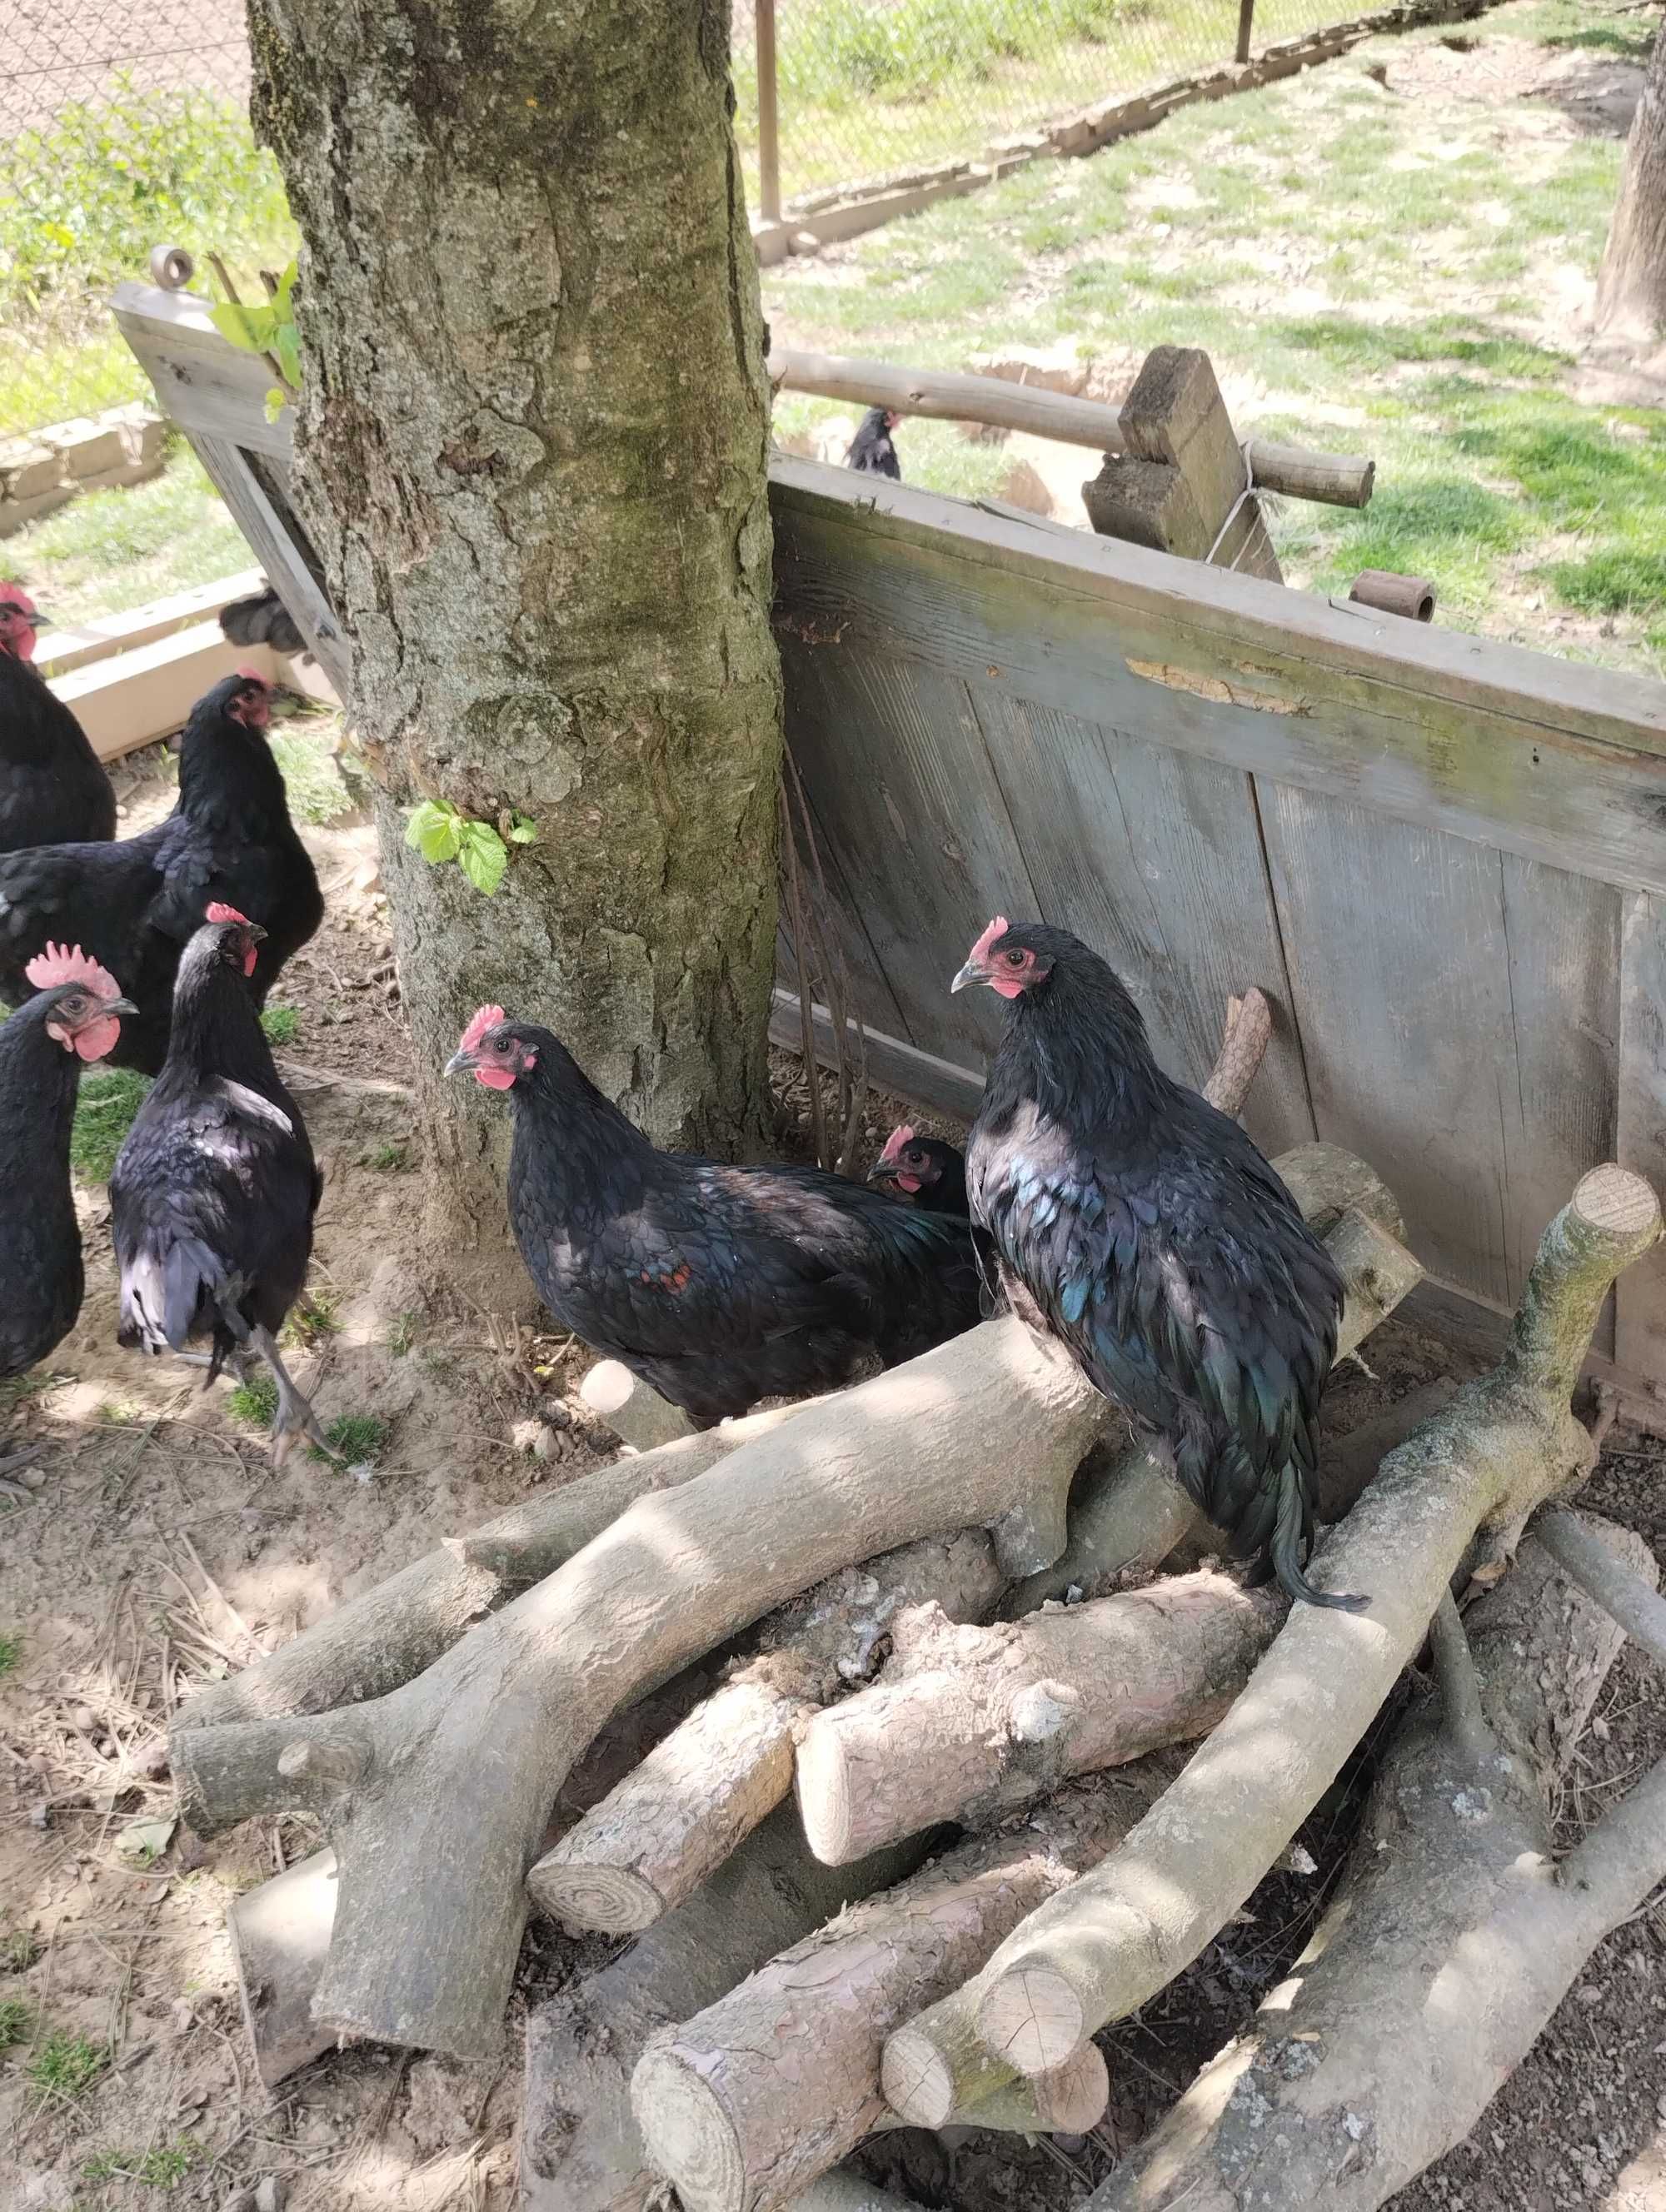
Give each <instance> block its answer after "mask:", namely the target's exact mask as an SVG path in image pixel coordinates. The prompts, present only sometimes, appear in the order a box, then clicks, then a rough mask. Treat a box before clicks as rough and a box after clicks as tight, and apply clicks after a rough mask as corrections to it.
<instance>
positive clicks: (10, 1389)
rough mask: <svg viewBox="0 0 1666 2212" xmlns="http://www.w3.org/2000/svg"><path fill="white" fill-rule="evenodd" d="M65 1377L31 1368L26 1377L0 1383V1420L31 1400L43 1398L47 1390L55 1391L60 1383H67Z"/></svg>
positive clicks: (42, 1369) (41, 1369) (18, 1376)
mask: <svg viewBox="0 0 1666 2212" xmlns="http://www.w3.org/2000/svg"><path fill="white" fill-rule="evenodd" d="M69 1380H70V1377H69V1376H67V1375H57V1374H54V1373H53V1372H52V1370H51V1369H50V1368H46V1367H35V1368H31V1370H29V1372H28V1373H27V1375H14V1376H10V1377H9V1379H8V1380H7V1381H5V1382H3V1383H0V1419H3V1418H6V1417H9V1415H11V1414H13V1413H15V1412H16V1411H17V1408H18V1407H20V1406H21V1405H24V1404H26V1403H27V1401H28V1400H29V1399H31V1398H40V1397H44V1396H45V1395H46V1392H47V1391H48V1390H56V1389H57V1388H58V1384H59V1383H67V1382H69Z"/></svg>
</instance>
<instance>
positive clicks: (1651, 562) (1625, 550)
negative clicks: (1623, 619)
mask: <svg viewBox="0 0 1666 2212" xmlns="http://www.w3.org/2000/svg"><path fill="white" fill-rule="evenodd" d="M1540 573H1541V574H1544V575H1546V576H1547V577H1548V578H1549V579H1550V580H1551V582H1552V583H1553V584H1554V586H1556V589H1557V590H1558V591H1559V592H1560V593H1561V595H1562V597H1563V598H1564V599H1566V601H1567V603H1568V605H1570V606H1572V607H1578V608H1580V609H1582V610H1583V611H1584V612H1585V613H1587V614H1594V615H1596V614H1602V615H1620V614H1627V615H1634V614H1649V615H1652V614H1658V613H1660V612H1661V611H1663V609H1666V556H1662V555H1660V554H1658V553H1645V552H1640V551H1639V550H1636V549H1635V548H1633V547H1622V548H1616V549H1611V550H1607V551H1604V552H1601V553H1593V554H1591V555H1590V556H1587V557H1586V558H1585V559H1584V560H1582V561H1553V562H1549V563H1548V564H1547V567H1546V568H1544V569H1542V570H1541V572H1540Z"/></svg>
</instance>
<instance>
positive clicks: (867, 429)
mask: <svg viewBox="0 0 1666 2212" xmlns="http://www.w3.org/2000/svg"><path fill="white" fill-rule="evenodd" d="M902 419H903V418H902V416H900V415H899V414H898V413H897V410H896V409H895V408H894V407H870V408H869V409H868V410H867V412H866V415H864V416H863V417H862V419H861V421H860V422H859V423H858V424H857V425H856V435H855V436H854V438H853V439H852V440H851V441H850V446H849V449H848V452H847V453H846V454H845V457H844V465H845V466H846V468H848V469H862V470H865V471H866V473H867V474H868V475H869V476H873V477H895V479H896V480H897V483H901V482H902V479H903V464H902V463H901V462H900V461H899V460H898V459H897V448H896V447H895V446H894V445H893V444H892V443H891V432H892V431H893V430H894V429H895V428H897V424H898V423H899V422H901V421H902Z"/></svg>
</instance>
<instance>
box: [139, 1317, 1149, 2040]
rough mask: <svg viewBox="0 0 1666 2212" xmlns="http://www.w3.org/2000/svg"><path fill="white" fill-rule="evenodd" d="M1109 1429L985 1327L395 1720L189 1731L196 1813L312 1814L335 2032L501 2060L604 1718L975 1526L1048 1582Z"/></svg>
mask: <svg viewBox="0 0 1666 2212" xmlns="http://www.w3.org/2000/svg"><path fill="white" fill-rule="evenodd" d="M950 1407H952V1408H953V1413H954V1417H953V1419H945V1408H950ZM1105 1419H1107V1408H1106V1406H1105V1402H1104V1400H1103V1399H1102V1398H1100V1397H1099V1396H1098V1395H1097V1393H1096V1392H1095V1391H1094V1390H1093V1389H1091V1387H1090V1386H1089V1384H1088V1383H1086V1382H1085V1380H1084V1378H1083V1377H1082V1376H1081V1374H1080V1373H1079V1370H1077V1368H1076V1367H1075V1365H1074V1364H1073V1362H1072V1361H1071V1360H1070V1359H1069V1358H1068V1357H1067V1355H1066V1354H1065V1353H1064V1352H1063V1351H1062V1350H1061V1349H1060V1348H1059V1347H1058V1346H1054V1345H1051V1344H1043V1343H1041V1342H1038V1341H1037V1340H1036V1339H1035V1338H1033V1337H1032V1336H1031V1334H1029V1332H1028V1331H1027V1330H1026V1329H1025V1328H1024V1327H1023V1326H1022V1324H1021V1323H1020V1322H1017V1321H1016V1320H1014V1319H1013V1318H1012V1316H1006V1317H1005V1318H1003V1319H1000V1320H997V1321H993V1322H984V1323H983V1324H982V1326H981V1327H979V1328H976V1329H973V1330H971V1331H970V1332H969V1333H968V1334H966V1335H964V1336H963V1337H960V1338H958V1339H957V1340H954V1341H953V1342H952V1343H949V1344H945V1345H940V1346H938V1347H937V1348H936V1349H935V1350H933V1351H932V1352H927V1353H926V1354H924V1355H923V1356H922V1357H921V1358H918V1359H915V1360H911V1361H909V1362H908V1363H907V1364H904V1365H903V1366H900V1367H897V1368H893V1369H892V1370H891V1371H890V1372H889V1373H888V1374H885V1375H881V1376H876V1377H875V1378H874V1379H873V1381H872V1382H868V1383H861V1384H860V1385H858V1386H857V1387H856V1388H855V1389H852V1390H849V1391H846V1392H843V1393H842V1394H841V1395H839V1396H837V1397H836V1398H834V1399H832V1400H830V1401H824V1402H823V1403H822V1404H819V1405H815V1406H811V1407H806V1408H804V1409H803V1410H802V1411H800V1412H798V1413H794V1414H793V1416H792V1417H791V1419H788V1420H787V1422H786V1423H785V1425H783V1426H782V1427H781V1430H780V1431H778V1432H775V1433H772V1434H770V1435H768V1436H765V1437H762V1438H760V1439H759V1440H758V1441H757V1442H756V1443H748V1444H745V1445H742V1446H741V1447H740V1449H738V1450H735V1451H733V1452H730V1453H729V1454H728V1455H727V1457H726V1458H725V1459H724V1461H723V1462H722V1463H721V1466H720V1467H718V1468H714V1469H713V1470H712V1471H711V1472H710V1473H709V1474H705V1475H700V1476H696V1478H695V1480H693V1481H692V1482H690V1483H686V1484H684V1485H683V1486H681V1487H680V1488H678V1489H675V1490H668V1491H664V1492H660V1493H658V1494H656V1495H654V1496H652V1497H649V1498H639V1499H638V1500H637V1502H636V1504H634V1505H633V1506H631V1507H630V1508H629V1510H628V1511H627V1512H626V1513H624V1514H623V1516H621V1517H620V1519H618V1520H617V1521H616V1522H613V1523H612V1524H611V1527H609V1528H605V1530H604V1531H603V1532H602V1534H599V1536H597V1537H596V1538H595V1539H594V1540H593V1541H592V1542H591V1543H589V1544H588V1545H587V1547H585V1549H584V1550H583V1551H582V1552H581V1553H579V1554H578V1555H577V1556H576V1557H575V1558H574V1559H569V1561H568V1563H567V1564H566V1565H565V1566H563V1567H562V1568H561V1569H560V1571H558V1572H557V1573H556V1574H554V1575H552V1576H550V1577H549V1579H548V1580H547V1581H545V1582H544V1583H540V1584H538V1586H537V1587H536V1588H535V1589H532V1590H530V1591H528V1592H526V1595H523V1596H521V1597H519V1598H517V1599H516V1600H514V1602H513V1603H512V1604H510V1605H508V1606H507V1607H505V1608H504V1609H503V1610H502V1612H501V1613H495V1614H493V1615H492V1616H491V1617H490V1618H489V1619H488V1620H484V1621H483V1622H482V1623H481V1624H480V1625H479V1626H477V1628H476V1629H475V1630H474V1632H473V1633H472V1634H471V1635H470V1636H469V1637H467V1638H465V1640H464V1641H463V1643H462V1644H459V1645H457V1646H455V1647H454V1648H453V1650H449V1651H447V1653H446V1654H445V1655H444V1656H442V1657H441V1659H439V1660H438V1661H436V1662H435V1664H434V1665H433V1666H432V1667H430V1668H429V1670H428V1672H427V1674H424V1675H423V1676H421V1677H420V1678H418V1680H416V1681H414V1682H408V1683H406V1684H404V1686H402V1687H400V1688H399V1689H397V1690H394V1691H392V1692H390V1693H389V1694H388V1695H386V1697H382V1698H379V1699H375V1700H374V1701H373V1702H371V1703H368V1704H366V1705H354V1706H348V1707H344V1708H341V1709H340V1710H337V1711H332V1712H329V1713H324V1714H320V1715H317V1716H302V1717H295V1718H289V1717H283V1718H279V1719H274V1720H259V1721H246V1722H241V1723H234V1724H230V1725H226V1726H220V1727H194V1728H185V1729H179V1730H178V1731H176V1732H175V1734H174V1735H173V1737H172V1738H171V1739H170V1750H171V1753H172V1758H173V1769H174V1775H175V1779H176V1781H177V1783H178V1785H179V1796H180V1803H181V1808H182V1810H183V1811H184V1812H185V1817H186V1818H187V1819H188V1820H190V1821H191V1823H192V1826H194V1827H195V1828H196V1829H197V1830H198V1833H199V1834H204V1835H212V1834H216V1833H218V1832H220V1831H222V1830H223V1829H224V1828H227V1827H228V1826H232V1825H234V1823H235V1822H237V1821H239V1820H247V1819H250V1818H252V1817H253V1816H254V1815H256V1814H261V1813H269V1812H275V1811H278V1810H282V1809H283V1808H287V1807H290V1806H293V1805H295V1803H296V1802H301V1803H305V1804H308V1805H313V1806H316V1807H318V1808H319V1809H320V1810H321V1811H323V1812H324V1813H325V1817H326V1819H327V1820H328V1822H329V1826H330V1831H331V1843H332V1844H333V1845H334V1847H335V1850H336V1855H337V1861H338V1862H339V1877H338V1892H337V1907H336V1924H335V1934H334V1938H333V1940H332V1942H331V1947H330V1955H329V1959H328V1960H327V1961H326V1963H325V1974H324V1979H323V1981H322V1983H321V1984H320V1985H319V1991H318V1994H317V1996H316V1997H315V1999H314V2001H313V2008H314V2013H315V2015H316V2017H317V2018H318V2019H319V2022H320V2024H321V2025H324V2026H327V2027H333V2028H336V2029H338V2030H341V2031H344V2032H346V2033H352V2034H358V2035H368V2036H374V2037H375V2038H376V2039H379V2040H380V2041H384V2042H392V2043H401V2044H414V2045H421V2046H423V2047H425V2048H429V2049H435V2050H440V2051H447V2052H449V2053H451V2054H453V2055H454V2056H457V2057H486V2056H489V2055H491V2054H493V2053H494V2052H495V2051H496V2050H497V2049H498V2048H499V2046H500V2043H501V2039H502V2019H503V2009H504V2006H505V2004H506V2003H507V2002H508V1993H509V1988H510V1984H511V1983H512V1980H513V1978H514V1964H515V1959H516V1956H517V1954H518V1953H519V1949H520V1935H521V1929H522V1926H523V1923H524V1919H525V1914H526V1871H527V1869H528V1868H529V1867H530V1865H531V1864H532V1861H533V1859H534V1858H535V1857H537V1856H538V1851H539V1850H540V1848H541V1846H542V1843H543V1837H544V1825H545V1822H546V1820H547V1818H548V1814H549V1811H550V1806H551V1805H552V1804H553V1802H555V1798H556V1793H557V1791H558V1790H560V1788H561V1785H562V1782H563V1781H564V1780H565V1778H566V1777H567V1775H568V1773H569V1771H570V1770H571V1768H572V1765H573V1764H574V1762H575V1759H577V1758H578V1756H579V1755H580V1753H581V1752H582V1751H583V1749H584V1747H585V1746H586V1745H587V1743H588V1742H589V1741H591V1740H592V1738H593V1736H594V1735H596V1734H597V1733H598V1731H599V1729H601V1728H602V1726H603V1725H604V1724H605V1722H606V1721H607V1720H608V1719H609V1718H610V1717H611V1715H612V1714H613V1713H614V1712H616V1711H619V1710H620V1709H621V1708H622V1707H623V1706H624V1705H627V1704H629V1702H630V1701H631V1699H634V1698H635V1697H636V1696H638V1695H640V1694H641V1692H642V1691H643V1690H644V1689H646V1688H647V1687H648V1686H651V1685H652V1684H654V1683H655V1682H659V1681H663V1680H666V1679H667V1678H668V1677H669V1676H670V1675H671V1674H673V1673H675V1672H676V1671H677V1670H678V1668H681V1667H683V1666H684V1665H685V1664H686V1663H687V1662H689V1661H690V1660H691V1659H693V1658H696V1657H697V1656H700V1655H701V1654H702V1653H703V1652H705V1651H708V1650H712V1649H713V1648H714V1646H716V1645H717V1644H721V1643H722V1642H724V1641H725V1640H726V1639H727V1638H729V1637H730V1636H733V1634H734V1633H736V1632H737V1631H739V1629H741V1628H744V1627H745V1626H747V1625H748V1624H749V1623H750V1622H751V1621H753V1620H757V1619H758V1618H759V1617H760V1616H761V1615H762V1614H763V1613H768V1612H769V1611H770V1610H772V1609H773V1607H775V1606H777V1605H780V1604H781V1603H782V1602H784V1601H786V1600H787V1598H789V1597H791V1596H793V1595H796V1594H797V1593H798V1592H799V1591H800V1590H803V1589H807V1588H809V1587H810V1586H811V1585H812V1584H813V1583H817V1582H818V1581H820V1580H822V1579H823V1578H824V1577H826V1576H827V1575H829V1574H830V1573H832V1572H833V1571H836V1569H837V1568H839V1567H841V1566H844V1565H849V1564H850V1563H852V1562H853V1561H854V1560H857V1559H866V1558H869V1557H871V1556H872V1555H873V1554H874V1553H879V1552H883V1551H887V1550H891V1549H893V1548H895V1547H897V1546H899V1545H901V1544H903V1543H906V1542H911V1541H915V1540H916V1539H918V1538H919V1537H921V1536H922V1535H926V1534H933V1533H939V1532H944V1531H947V1530H952V1529H954V1528H963V1527H973V1528H978V1527H986V1528H990V1530H991V1533H992V1534H993V1536H994V1542H995V1547H996V1553H997V1558H998V1559H999V1560H1000V1564H1001V1566H1002V1571H1003V1572H1005V1573H1007V1574H1009V1575H1010V1574H1012V1573H1014V1572H1027V1571H1032V1570H1033V1569H1035V1568H1037V1567H1038V1566H1040V1565H1044V1564H1045V1559H1046V1556H1047V1555H1046V1554H1045V1553H1043V1554H1042V1555H1041V1556H1040V1557H1039V1558H1038V1557H1037V1556H1036V1555H1035V1553H1034V1552H1033V1551H1028V1552H1027V1551H1026V1539H1027V1538H1030V1537H1031V1536H1033V1534H1034V1532H1035V1531H1037V1530H1042V1529H1045V1528H1049V1527H1053V1526H1057V1525H1060V1524H1061V1522H1062V1516H1063V1510H1064V1499H1065V1497H1066V1495H1067V1492H1068V1489H1069V1485H1070V1480H1071V1476H1072V1475H1073V1473H1074V1471H1075V1468H1076V1467H1077V1465H1078V1463H1079V1461H1080V1459H1081V1456H1082V1455H1083V1453H1084V1452H1085V1449H1086V1448H1087V1446H1088V1445H1089V1444H1090V1443H1091V1442H1092V1441H1093V1438H1094V1437H1095V1436H1096V1435H1097V1434H1098V1433H1099V1431H1100V1430H1101V1428H1102V1426H1103V1425H1104V1421H1105ZM691 1441H693V1442H695V1443H698V1442H699V1441H701V1440H700V1439H698V1438H696V1439H692V1440H691ZM664 1449H667V1450H670V1451H673V1452H675V1451H679V1450H681V1449H684V1447H683V1446H681V1445H671V1446H667V1447H665V1448H664ZM651 1456H652V1455H648V1457H651ZM647 1464H648V1458H647V1457H645V1458H644V1459H641V1460H638V1461H635V1462H632V1465H633V1467H634V1468H641V1467H643V1466H645V1465H647ZM301 1744H305V1745H309V1746H310V1745H313V1744H328V1745H329V1746H330V1747H331V1761H332V1765H336V1766H337V1767H339V1766H340V1765H342V1764H343V1763H344V1753H347V1752H348V1751H350V1750H351V1751H353V1752H355V1753H361V1754H362V1757H363V1760H364V1761H365V1765H363V1767H362V1771H361V1777H360V1779H359V1781H358V1782H357V1784H356V1786H354V1787H352V1788H351V1789H350V1790H344V1791H338V1792H336V1793H334V1794H327V1793H325V1791H323V1790H317V1789H314V1788H313V1787H311V1786H305V1785H302V1784H297V1782H296V1781H295V1780H294V1779H292V1778H290V1777H289V1776H287V1775H286V1774H285V1773H284V1772H283V1770H282V1768H281V1766H280V1764H279V1761H280V1758H281V1757H282V1755H283V1753H286V1752H287V1751H289V1748H290V1747H292V1746H295V1745H301ZM482 1775H487V1776H489V1777H490V1782H491V1786H490V1788H489V1789H482V1788H481V1787H480V1786H479V1784H478V1778H479V1777H481V1776H482ZM412 1927H417V1928H419V1929H421V1930H422V1941H421V1942H412V1941H411V1939H410V1929H412ZM1064 2055H1065V2056H1068V2055H1069V2054H1068V2053H1066V2054H1064ZM1037 2070H1038V2071H1044V2070H1050V2069H1037Z"/></svg>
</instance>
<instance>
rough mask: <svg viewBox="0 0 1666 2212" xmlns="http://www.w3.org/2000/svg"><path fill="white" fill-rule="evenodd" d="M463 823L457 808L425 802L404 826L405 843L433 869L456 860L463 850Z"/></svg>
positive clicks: (438, 802) (430, 800)
mask: <svg viewBox="0 0 1666 2212" xmlns="http://www.w3.org/2000/svg"><path fill="white" fill-rule="evenodd" d="M464 827H465V824H464V821H463V817H462V816H461V815H460V814H459V812H458V811H457V809H456V808H455V807H454V806H446V805H441V802H440V801H439V800H438V799H424V800H423V803H422V805H420V806H419V807H417V810H416V811H415V812H414V813H413V814H412V816H411V817H410V821H409V822H408V823H406V825H405V842H406V844H407V845H410V846H413V847H414V848H416V850H417V852H419V853H420V854H422V856H423V859H424V860H426V861H427V862H428V863H429V866H431V867H437V866H439V865H440V863H441V861H442V860H455V859H456V858H457V855H458V854H459V851H460V850H461V849H462V844H463V830H464Z"/></svg>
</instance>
